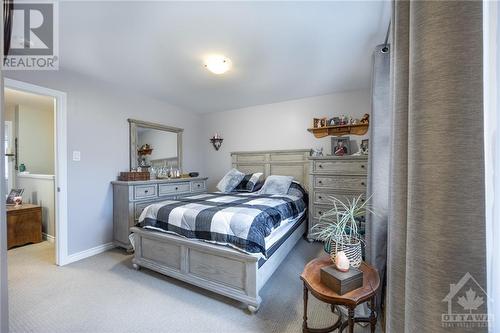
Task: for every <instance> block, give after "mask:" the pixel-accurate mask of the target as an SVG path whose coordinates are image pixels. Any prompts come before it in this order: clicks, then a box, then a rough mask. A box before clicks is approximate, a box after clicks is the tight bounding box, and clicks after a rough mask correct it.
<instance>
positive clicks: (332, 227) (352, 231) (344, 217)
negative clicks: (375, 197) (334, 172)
mask: <svg viewBox="0 0 500 333" xmlns="http://www.w3.org/2000/svg"><path fill="white" fill-rule="evenodd" d="M330 199H331V200H332V203H333V208H332V209H330V210H328V211H327V212H325V213H323V214H322V215H321V216H320V218H319V223H318V224H316V225H315V226H313V228H312V230H313V235H314V236H315V237H317V238H319V239H320V240H322V241H324V242H325V244H324V249H325V251H326V252H327V253H329V254H330V257H331V259H332V262H334V263H336V256H337V254H338V253H339V252H341V251H342V252H344V254H345V255H346V256H347V259H349V262H350V264H351V266H352V267H356V268H357V267H359V265H361V261H362V249H361V245H362V243H364V239H363V235H362V233H361V222H360V220H361V219H362V218H364V215H365V214H366V212H367V211H368V212H372V213H373V210H372V207H371V205H370V204H369V203H368V202H369V200H370V199H367V200H364V199H363V195H360V196H358V197H355V198H353V199H348V198H346V200H345V201H342V200H339V199H337V198H335V197H330Z"/></svg>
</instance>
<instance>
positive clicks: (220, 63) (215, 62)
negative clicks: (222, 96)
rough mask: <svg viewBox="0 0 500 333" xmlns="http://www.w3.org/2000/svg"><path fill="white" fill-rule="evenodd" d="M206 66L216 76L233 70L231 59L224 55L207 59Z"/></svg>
mask: <svg viewBox="0 0 500 333" xmlns="http://www.w3.org/2000/svg"><path fill="white" fill-rule="evenodd" d="M204 65H205V67H206V69H208V70H209V71H211V72H212V73H214V74H217V75H219V74H224V73H225V72H227V71H228V70H230V69H231V59H229V58H228V57H226V56H223V55H211V56H208V57H207V58H206V59H205V61H204Z"/></svg>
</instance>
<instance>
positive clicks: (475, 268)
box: [386, 1, 487, 333]
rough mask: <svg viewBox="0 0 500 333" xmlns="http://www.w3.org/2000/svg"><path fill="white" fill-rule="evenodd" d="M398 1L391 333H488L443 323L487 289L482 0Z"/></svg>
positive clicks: (389, 274)
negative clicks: (471, 294)
mask: <svg viewBox="0 0 500 333" xmlns="http://www.w3.org/2000/svg"><path fill="white" fill-rule="evenodd" d="M393 4H394V7H393V21H392V27H393V30H392V35H393V42H392V50H391V54H392V57H391V73H392V74H391V75H392V81H391V95H392V108H393V109H392V117H393V120H392V127H393V133H392V144H391V146H392V157H391V186H390V189H391V193H390V210H389V222H388V248H387V252H388V262H387V267H388V270H387V278H388V281H387V312H386V314H387V332H397V333H399V332H469V331H470V332H486V331H487V329H486V328H478V327H474V328H470V329H469V328H464V327H454V328H452V329H448V328H445V327H443V326H442V325H443V322H442V314H443V313H447V311H448V306H447V302H446V300H447V297H448V295H449V294H450V295H451V294H452V293H451V290H452V289H453V290H455V289H454V288H455V287H456V286H457V285H459V286H461V284H460V283H459V281H461V279H462V278H463V277H464V276H465V277H468V276H467V275H466V273H467V272H468V273H470V274H471V276H473V277H474V278H475V281H477V283H478V284H479V285H481V286H483V287H485V286H486V260H485V256H486V249H485V247H486V246H485V219H484V218H485V217H484V166H483V164H484V158H483V93H482V89H483V80H482V74H483V68H482V57H483V54H482V40H483V39H482V3H481V2H480V1H412V2H407V1H395V2H394V3H393ZM466 280H468V281H469V282H470V279H466ZM472 288H474V291H475V292H477V293H478V294H479V293H480V290H479V289H478V287H477V286H472ZM464 294H465V292H464V291H463V290H462V291H460V294H459V295H452V296H453V297H458V296H460V295H464ZM478 296H479V295H478ZM481 296H483V297H484V295H481ZM484 300H485V301H486V299H484ZM484 303H486V302H484ZM450 306H451V308H450V309H451V310H452V311H457V307H458V311H460V306H459V303H458V299H457V298H454V299H453V302H452V303H450ZM485 306H486V305H485V304H483V305H481V309H479V310H478V311H479V313H482V312H484V311H485V310H486V309H485ZM469 311H471V313H476V310H464V309H462V312H466V313H468V312H469Z"/></svg>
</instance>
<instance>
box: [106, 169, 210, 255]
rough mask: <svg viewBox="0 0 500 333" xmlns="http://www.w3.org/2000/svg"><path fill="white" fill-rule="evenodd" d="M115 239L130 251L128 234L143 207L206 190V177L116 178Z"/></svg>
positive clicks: (114, 196)
mask: <svg viewBox="0 0 500 333" xmlns="http://www.w3.org/2000/svg"><path fill="white" fill-rule="evenodd" d="M111 184H113V238H114V243H115V245H116V246H119V247H123V248H124V249H127V250H131V249H132V245H131V244H130V240H129V238H128V237H129V235H130V231H129V229H130V227H133V226H134V225H135V224H136V223H137V220H138V219H139V216H140V215H141V213H142V211H143V210H144V208H146V207H147V206H149V205H150V204H152V203H155V202H159V201H163V200H168V199H176V198H181V197H186V196H190V195H195V194H200V193H206V191H207V178H179V179H162V180H159V179H158V180H146V181H113V182H111Z"/></svg>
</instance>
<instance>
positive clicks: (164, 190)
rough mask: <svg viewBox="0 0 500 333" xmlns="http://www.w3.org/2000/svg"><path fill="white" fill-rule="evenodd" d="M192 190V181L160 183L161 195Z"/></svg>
mask: <svg viewBox="0 0 500 333" xmlns="http://www.w3.org/2000/svg"><path fill="white" fill-rule="evenodd" d="M189 192H191V185H190V183H173V184H160V190H159V193H160V195H176V194H181V193H189Z"/></svg>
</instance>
